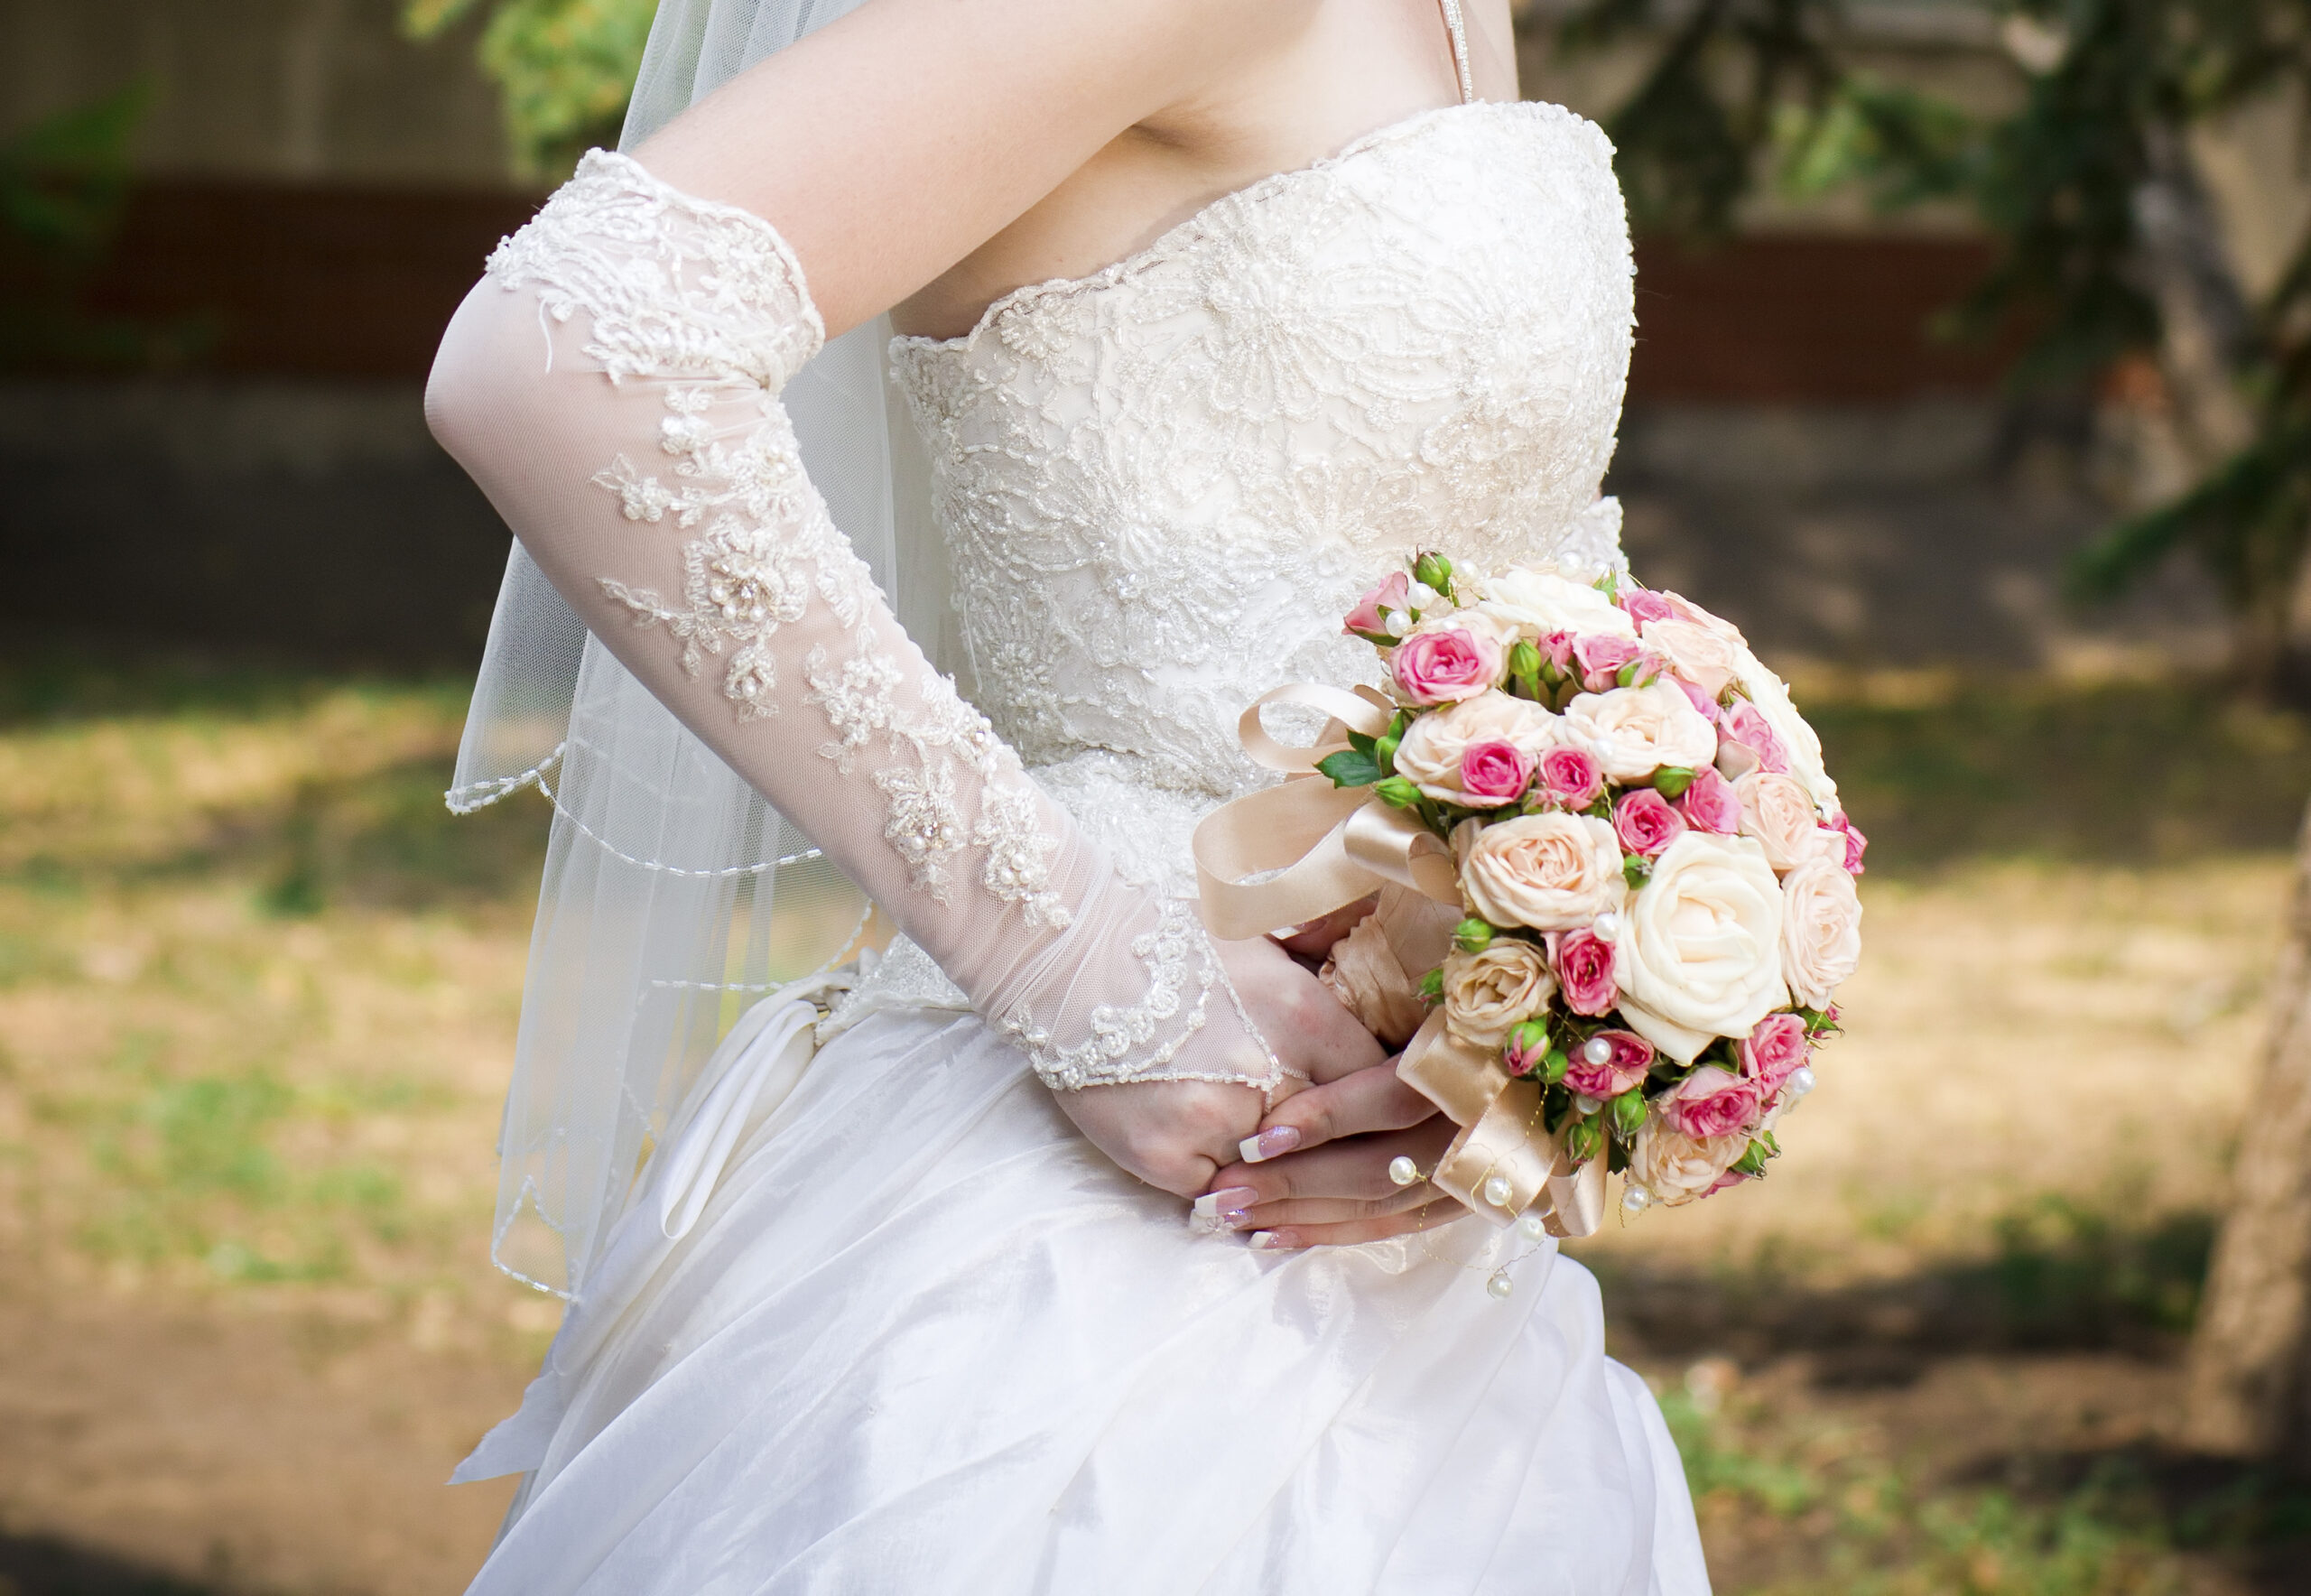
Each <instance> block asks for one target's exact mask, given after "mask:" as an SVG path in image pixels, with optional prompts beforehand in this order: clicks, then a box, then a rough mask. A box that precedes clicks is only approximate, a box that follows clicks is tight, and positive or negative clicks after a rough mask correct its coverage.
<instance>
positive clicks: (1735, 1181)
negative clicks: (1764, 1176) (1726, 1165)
mask: <svg viewBox="0 0 2311 1596" xmlns="http://www.w3.org/2000/svg"><path fill="white" fill-rule="evenodd" d="M1757 1178H1758V1177H1757V1176H1755V1175H1753V1174H1742V1173H1741V1172H1740V1171H1739V1170H1734V1169H1729V1170H1727V1171H1726V1172H1725V1173H1724V1174H1722V1175H1719V1176H1718V1177H1717V1184H1715V1185H1713V1186H1712V1187H1711V1188H1710V1189H1709V1190H1708V1191H1706V1192H1703V1193H1702V1195H1703V1196H1704V1197H1714V1196H1716V1195H1717V1194H1718V1193H1719V1192H1722V1191H1725V1190H1727V1189H1728V1188H1729V1187H1732V1186H1738V1185H1740V1183H1742V1182H1743V1181H1753V1180H1756V1179H1757Z"/></svg>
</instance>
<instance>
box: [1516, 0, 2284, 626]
mask: <svg viewBox="0 0 2311 1596" xmlns="http://www.w3.org/2000/svg"><path fill="white" fill-rule="evenodd" d="M1982 9H1983V10H1984V11H1986V12H1987V13H1988V14H1989V15H1990V18H1991V21H1992V22H1993V23H1995V24H1996V25H1997V27H1998V28H1999V29H2000V36H2001V37H2002V38H2003V39H2004V40H2005V42H2006V44H2007V47H2008V50H2009V54H2010V55H2011V56H2012V57H2013V59H2014V60H2015V63H2016V67H2017V70H2018V71H2019V75H2020V77H2021V79H2022V82H2023V92H2022V94H2021V97H2020V100H2019V105H2018V106H2017V107H2016V108H2015V109H2014V110H2013V111H2012V112H2010V113H2009V114H2008V115H2006V116H1998V117H1991V118H1976V117H1972V116H1968V115H1966V114H1964V113H1963V112H1962V111H1960V110H1959V109H1957V108H1956V107H1953V106H1950V105H1947V104H1945V103H1942V102H1939V101H1936V100H1935V99H1934V98H1932V97H1928V96H1925V95H1921V94H1918V93H1917V92H1914V91H1911V90H1908V89H1907V88H1901V87H1899V86H1897V85H1889V84H1888V83H1885V82H1883V81H1881V80H1879V79H1876V78H1873V77H1871V76H1870V74H1868V73H1866V72H1864V71H1861V70H1858V69H1857V68H1856V67H1855V66H1854V65H1853V55H1854V47H1855V42H1856V36H1855V32H1854V30H1853V29H1852V26H1851V25H1850V24H1851V22H1852V17H1851V14H1850V12H1849V8H1848V6H1847V5H1845V4H1844V3H1843V0H1698V3H1697V4H1694V5H1690V6H1680V7H1676V8H1675V9H1674V10H1672V9H1669V8H1666V7H1664V6H1662V5H1657V0H1585V3H1584V4H1582V5H1578V6H1577V7H1576V8H1575V9H1574V10H1573V12H1572V13H1571V14H1569V15H1567V16H1566V17H1565V18H1564V20H1563V21H1562V23H1560V24H1559V30H1560V31H1559V36H1560V38H1561V40H1562V41H1563V42H1564V44H1565V45H1566V46H1567V47H1568V48H1572V49H1581V48H1584V47H1593V46H1595V45H1598V44H1601V43H1604V42H1610V41H1615V40H1620V39H1625V38H1632V37H1640V36H1642V37H1647V38H1657V40H1658V42H1657V46H1656V48H1655V49H1654V51H1653V53H1652V56H1651V59H1650V62H1649V65H1648V67H1647V70H1646V71H1645V73H1644V75H1643V76H1642V78H1641V79H1640V80H1639V82H1638V85H1637V87H1636V88H1635V89H1634V90H1633V91H1632V92H1631V93H1630V95H1629V98H1628V99H1627V100H1626V101H1625V102H1624V103H1623V104H1622V106H1621V107H1620V109H1619V110H1618V111H1617V112H1616V113H1615V114H1614V116H1612V117H1611V118H1610V121H1609V123H1608V129H1609V131H1610V133H1611V135H1612V137H1613V141H1614V144H1615V147H1616V150H1617V154H1616V158H1615V162H1616V166H1617V168H1618V170H1619V171H1620V176H1621V181H1622V184H1623V187H1624V188H1625V190H1627V192H1628V195H1629V206H1630V209H1631V212H1632V214H1633V215H1634V217H1635V218H1636V219H1637V220H1638V223H1639V224H1640V225H1642V226H1646V227H1654V228H1657V229H1665V230H1669V231H1675V232H1681V233H1685V234H1687V235H1692V236H1700V237H1709V236H1715V235H1722V234H1724V233H1727V232H1729V231H1731V229H1732V228H1733V227H1734V226H1735V225H1736V222H1737V220H1738V218H1739V214H1740V207H1741V204H1742V202H1743V201H1744V200H1746V199H1747V198H1748V197H1749V195H1750V194H1751V193H1752V192H1754V191H1755V190H1756V189H1757V188H1758V187H1759V184H1760V182H1761V181H1767V180H1768V177H1769V176H1774V177H1777V178H1778V181H1780V182H1781V183H1783V184H1784V185H1785V186H1786V187H1787V188H1790V189H1792V190H1797V191H1800V192H1818V191H1820V190H1824V189H1827V188H1830V187H1833V186H1836V185H1840V184H1855V185H1858V186H1860V187H1861V188H1863V189H1864V190H1867V191H1869V192H1870V195H1871V196H1872V198H1873V199H1874V200H1876V202H1877V203H1878V205H1879V208H1880V209H1901V208H1903V207H1906V206H1909V205H1913V204H1917V203H1918V202H1920V201H1923V200H1936V199H1942V200H1961V201H1963V202H1964V203H1966V204H1967V205H1969V206H1970V207H1971V208H1972V210H1973V212H1974V214H1975V216H1976V217H1977V218H1979V219H1980V221H1981V222H1982V225H1983V226H1984V227H1986V228H1987V229H1988V230H1989V231H1990V232H1991V234H1992V235H1993V236H1995V237H1997V238H1998V239H1999V241H2000V245H2001V250H2000V258H1999V260H1998V262H1997V264H1995V266H1994V267H1993V268H1992V270H1991V273H1990V274H1989V275H1988V276H1987V277H1986V278H1985V279H1984V280H1983V281H1982V283H1980V284H1979V285H1978V286H1977V288H1976V289H1975V290H1974V292H1972V294H1970V295H1969V296H1968V297H1967V298H1966V299H1965V300H1964V302H1962V303H1960V304H1958V305H1955V306H1953V307H1951V308H1950V311H1949V312H1948V314H1946V315H1945V316H1944V318H1942V320H1941V322H1940V326H1939V330H1940V331H1941V332H1942V333H1943V334H1944V335H1945V336H1957V335H1963V334H1972V335H1986V334H1987V333H1989V332H1990V331H1991V330H1993V329H1997V328H1999V327H2000V326H2002V325H2004V324H2006V323H2007V322H2008V321H2009V319H2013V318H2018V317H2019V318H2021V319H2022V320H2023V322H2024V324H2025V325H2027V326H2028V327H2029V328H2030V329H2032V334H2031V339H2030V343H2029V347H2028V350H2027V352H2026V353H2025V354H2024V356H2023V357H2022V359H2021V361H2020V363H2019V367H2018V368H2017V371H2016V373H2015V376H2016V380H2017V381H2018V383H2022V384H2030V385H2084V384H2091V383H2092V382H2093V381H2094V380H2095V379H2096V378H2097V377H2098V376H2100V375H2101V374H2102V373H2103V372H2105V371H2107V370H2108V369H2109V368H2110V367H2112V366H2113V365H2114V364H2115V363H2117V362H2120V361H2122V360H2129V359H2140V360H2143V361H2146V362H2150V363H2154V364H2157V363H2159V362H2160V361H2161V360H2162V357H2167V356H2170V355H2171V354H2172V353H2173V351H2174V349H2175V348H2176V347H2177V346H2176V343H2175V341H2174V340H2175V338H2176V335H2177V333H2178V330H2179V334H2180V336H2181V338H2182V339H2184V340H2185V341H2186V342H2189V341H2191V340H2197V342H2198V343H2199V344H2200V345H2203V346H2205V347H2206V348H2207V352H2208V355H2209V357H2210V358H2211V361H2212V363H2213V364H2214V366H2215V367H2218V368H2219V369H2218V370H2217V371H2216V372H2215V373H2214V382H2215V383H2216V385H2221V384H2223V383H2226V382H2227V383H2229V384H2232V385H2235V386H2236V388H2237V389H2238V391H2239V395H2240V397H2241V400H2242V401H2243V404H2244V409H2245V412H2246V413H2248V414H2249V415H2250V416H2251V422H2250V423H2249V430H2250V432H2251V435H2250V436H2249V437H2247V438H2246V439H2245V440H2244V441H2237V440H2233V439H2228V438H2225V437H2223V436H2222V435H2221V434H2223V432H2224V431H2226V429H2225V428H2224V427H2222V426H2205V427H2202V428H2201V431H2202V433H2203V436H2201V437H2200V438H2198V439H2197V440H2196V441H2197V442H2198V443H2199V445H2200V446H2201V447H2202V448H2203V449H2204V450H2211V451H2212V454H2211V456H2210V458H2209V459H2207V460H2206V461H2205V462H2204V464H2205V473H2204V477H2203V478H2201V479H2200V480H2199V481H2198V483H2197V484H2196V485H2195V486H2194V487H2191V488H2190V489H2188V490H2187V491H2186V492H2185V493H2183V494H2182V495H2180V496H2178V497H2177V498H2176V499H2175V500H2174V501H2173V502H2171V503H2169V504H2167V505H2163V506H2158V507H2156V508H2154V509H2153V510H2152V511H2150V512H2149V513H2148V514H2142V515H2133V516H2132V517H2131V518H2129V519H2126V520H2123V521H2121V523H2120V524H2116V525H2114V526H2113V527H2111V529H2110V531H2109V532H2108V533H2107V534H2106V535H2105V536H2103V537H2102V539H2101V540H2100V541H2099V542H2098V543H2095V544H2094V545H2093V546H2092V547H2091V548H2089V549H2088V550H2086V551H2085V552H2084V553H2083V554H2082V555H2081V557H2080V558H2079V559H2078V561H2076V562H2075V564H2074V570H2073V579H2074V590H2075V592H2076V593H2077V594H2078V596H2080V597H2083V598H2103V597H2108V596H2111V595H2112V594H2115V593H2117V592H2119V591H2121V590H2122V589H2124V588H2126V587H2127V586H2129V585H2130V584H2131V583H2132V582H2134V581H2135V580H2138V579H2139V578H2140V577H2141V576H2142V575H2143V574H2144V573H2145V572H2147V571H2149V569H2150V568H2151V567H2152V566H2153V565H2155V564H2156V563H2158V561H2160V560H2162V559H2164V558H2165V557H2166V556H2167V554H2168V553H2169V552H2172V551H2175V550H2177V549H2189V550H2191V551H2193V552H2195V553H2196V554H2197V556H2198V557H2199V558H2200V559H2201V561H2203V562H2204V564H2205V565H2206V567H2207V568H2208V569H2209V571H2211V572H2212V573H2213V574H2214V576H2215V578H2216V579H2217V580H2219V581H2220V582H2221V583H2222V584H2223V589H2224V591H2225V592H2226V593H2227V594H2228V596H2229V597H2230V598H2231V600H2232V604H2233V605H2234V606H2235V607H2236V608H2238V610H2239V611H2240V612H2241V616H2242V617H2243V618H2244V631H2243V632H2242V637H2243V638H2245V639H2246V640H2247V642H2248V643H2249V645H2250V649H2251V651H2253V650H2254V649H2255V648H2256V647H2257V646H2258V643H2257V640H2258V638H2259V637H2260V639H2261V642H2260V649H2261V654H2262V656H2263V657H2261V658H2260V659H2255V661H2254V663H2256V664H2257V668H2259V669H2265V670H2268V669H2269V668H2270V660H2271V659H2272V658H2274V657H2275V653H2276V647H2277V645H2276V643H2275V642H2274V641H2272V639H2273V638H2274V637H2275V636H2277V635H2278V634H2279V633H2280V632H2281V631H2283V629H2284V627H2285V625H2286V616H2285V613H2284V610H2285V606H2286V604H2287V602H2288V598H2289V597H2290V596H2291V595H2292V593H2293V592H2294V590H2295V586H2296V573H2297V571H2298V569H2299V568H2300V566H2301V564H2302V561H2303V558H2304V552H2305V548H2306V538H2311V228H2306V231H2305V233H2304V235H2303V237H2301V238H2300V239H2299V240H2298V241H2297V245H2296V249H2295V254H2294V256H2293V260H2292V264H2290V265H2289V266H2288V269H2287V270H2286V272H2285V273H2284V274H2283V275H2282V277H2281V279H2280V280H2279V283H2278V284H2277V286H2276V287H2275V288H2274V289H2272V290H2271V292H2269V294H2268V295H2266V297H2265V298H2264V301H2263V302H2262V303H2261V304H2260V305H2250V304H2249V303H2248V302H2247V296H2246V294H2245V292H2244V290H2243V289H2242V287H2241V284H2240V283H2239V282H2238V281H2237V279H2236V276H2235V274H2233V273H2232V271H2231V269H2230V268H2229V266H2228V264H2227V262H2225V261H2224V259H2223V249H2222V246H2221V243H2220V240H2219V239H2215V238H2212V237H2208V236H2207V235H2208V234H2209V233H2211V231H2212V219H2211V218H2213V215H2214V212H2213V210H2212V208H2211V206H2210V205H2209V203H2208V202H2207V200H2206V194H2205V189H2204V182H2203V181H2201V180H2200V178H2199V176H2198V173H2197V172H2196V168H2195V161H2194V157H2193V156H2192V154H2191V151H2190V144H2189V138H2190V135H2191V134H2192V132H2193V131H2194V130H2195V129H2196V128H2198V127H2201V126H2203V125H2205V124H2207V123H2209V122H2210V121H2212V120H2214V119H2215V118H2218V117H2221V116H2224V115H2226V114H2228V113H2230V112H2232V111H2235V110H2237V109H2239V108H2241V107H2245V106H2248V105H2251V104H2253V103H2256V102H2258V101H2262V100H2267V99H2277V100H2278V101H2279V103H2287V100H2288V97H2292V103H2293V104H2294V105H2295V107H2297V109H2296V115H2297V118H2298V121H2299V123H2300V125H2301V128H2302V134H2303V136H2304V137H2305V138H2306V139H2307V140H2311V0H1983V5H1982ZM2178 207H2179V211H2178ZM2178 214H2179V216H2180V218H2181V225H2176V220H2175V218H2176V216H2177V215H2178ZM2162 216H2163V217H2165V218H2167V219H2166V220H2164V221H2162V219H2161V218H2162ZM2178 317H2179V318H2183V319H2184V320H2187V321H2189V322H2190V323H2191V324H2190V325H2187V326H2182V325H2179V323H2178V322H2177V318H2178ZM2163 368H2166V369H2172V367H2171V365H2170V366H2169V367H2163ZM2191 388H2192V384H2191V383H2189V382H2184V383H2181V384H2179V385H2178V393H2179V394H2180V396H2181V399H2182V401H2183V407H2184V409H2185V410H2186V411H2189V410H2191V409H2193V408H2194V407H2200V408H2204V400H2202V399H2200V398H2198V397H2195V395H2194V394H2193V393H2192V392H2191V391H2190V390H2191ZM2201 419H2202V420H2203V419H2204V418H2201ZM2186 422H2191V418H2189V417H2187V416H2186ZM2191 424H2196V423H2195V422H2192V423H2191ZM2251 657H2252V654H2251Z"/></svg>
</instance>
